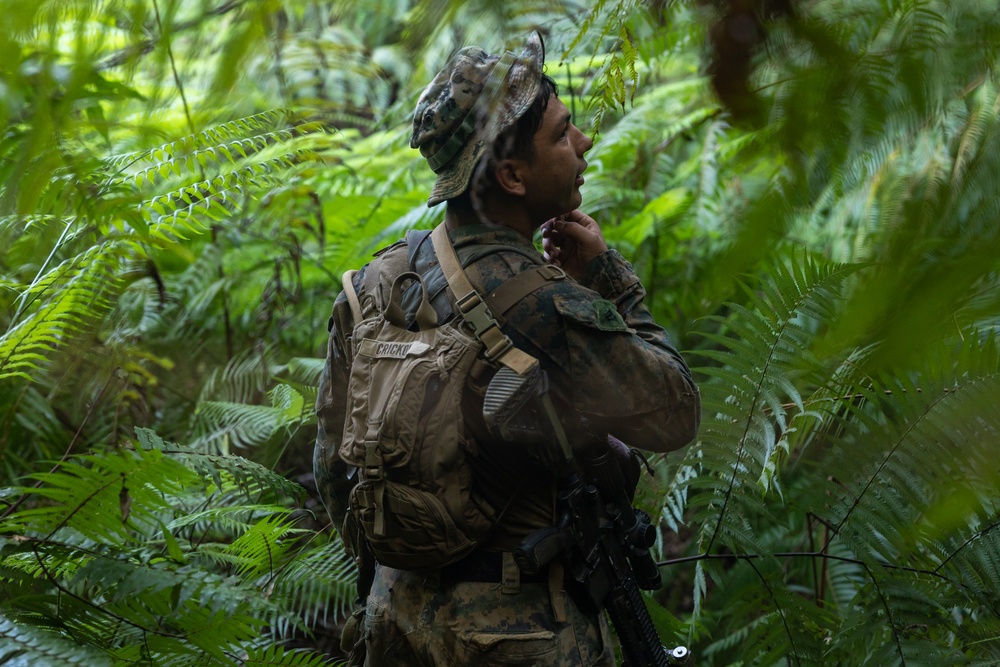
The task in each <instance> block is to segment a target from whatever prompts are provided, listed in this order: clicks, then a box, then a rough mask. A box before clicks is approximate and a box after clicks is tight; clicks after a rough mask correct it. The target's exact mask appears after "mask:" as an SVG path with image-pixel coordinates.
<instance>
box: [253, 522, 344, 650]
mask: <svg viewBox="0 0 1000 667" xmlns="http://www.w3.org/2000/svg"><path fill="white" fill-rule="evenodd" d="M356 580H357V566H356V565H355V563H354V560H353V559H352V558H351V557H350V556H349V555H348V554H347V552H346V551H345V550H344V545H343V543H342V542H341V540H340V537H339V536H334V537H333V538H332V539H330V540H329V541H327V542H326V543H325V544H320V545H318V546H314V547H313V546H311V547H309V548H306V549H301V550H300V551H299V552H298V553H296V554H295V555H294V557H293V558H292V559H291V560H290V561H289V562H288V563H286V564H285V565H283V566H282V568H281V570H280V571H279V572H278V574H277V576H276V577H275V579H274V582H273V590H274V597H275V599H276V600H277V601H278V604H279V605H281V607H282V610H283V613H281V614H277V615H275V617H274V618H272V619H270V622H271V623H272V625H274V627H275V628H276V629H277V631H278V634H279V635H281V634H284V633H287V632H288V631H289V630H290V619H296V618H301V619H303V620H304V621H305V623H306V624H307V625H309V626H312V625H314V624H315V623H317V622H318V621H319V620H320V619H322V620H324V621H326V620H327V619H328V617H329V616H331V615H332V616H333V617H334V618H337V617H343V616H344V615H346V614H348V613H349V612H350V611H351V609H352V606H353V605H354V604H355V601H356V599H357V585H356Z"/></svg>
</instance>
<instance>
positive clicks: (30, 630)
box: [0, 614, 112, 667]
mask: <svg viewBox="0 0 1000 667" xmlns="http://www.w3.org/2000/svg"><path fill="white" fill-rule="evenodd" d="M0 663H2V664H3V665H6V666H7V667H38V666H39V665H45V667H87V666H92V667H100V666H102V665H109V666H110V665H111V664H112V663H111V660H110V659H109V658H108V656H106V655H104V654H102V653H101V652H100V651H98V650H96V649H94V648H91V647H89V646H81V645H80V644H78V643H77V642H75V641H73V640H71V639H69V638H67V637H66V636H64V635H62V634H60V633H58V632H53V631H52V630H48V629H43V628H36V627H31V626H30V625H27V624H25V625H22V624H17V623H14V622H12V621H11V620H10V619H8V618H4V616H3V615H2V614H0Z"/></svg>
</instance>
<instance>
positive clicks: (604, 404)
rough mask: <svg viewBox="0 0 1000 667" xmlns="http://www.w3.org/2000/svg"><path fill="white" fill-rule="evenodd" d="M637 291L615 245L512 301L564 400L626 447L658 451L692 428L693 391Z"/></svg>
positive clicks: (688, 436)
mask: <svg viewBox="0 0 1000 667" xmlns="http://www.w3.org/2000/svg"><path fill="white" fill-rule="evenodd" d="M644 297H645V290H644V288H643V286H642V284H641V282H640V281H639V277H638V276H637V275H636V274H635V271H634V270H633V269H632V266H631V265H630V264H629V263H628V262H627V261H625V259H624V258H623V257H622V256H621V255H620V254H619V253H618V252H617V251H615V250H609V251H607V252H605V253H602V254H601V255H599V256H598V257H596V258H594V259H593V260H591V262H590V264H588V266H587V269H586V271H585V272H584V275H583V276H582V277H581V280H580V282H576V281H572V280H565V281H562V282H561V283H557V284H554V285H552V286H551V287H550V288H549V289H543V290H539V292H537V293H536V295H533V298H532V297H529V299H525V301H526V302H529V303H526V304H524V305H523V306H522V305H520V304H519V306H518V309H519V311H520V312H519V313H515V315H516V316H518V317H517V319H519V320H520V322H519V324H518V326H517V328H518V330H519V333H521V334H523V335H524V336H525V338H527V341H526V342H528V343H529V344H530V345H531V348H533V349H534V351H535V353H536V354H538V355H539V356H540V358H543V360H544V364H545V366H546V367H547V370H549V375H550V379H551V380H552V384H553V385H554V388H555V389H556V390H557V394H558V395H559V396H560V397H561V399H562V401H561V402H563V403H564V404H568V406H571V409H572V410H573V411H574V412H575V413H577V414H578V415H579V416H580V417H583V418H585V419H586V421H587V423H588V424H589V426H587V428H588V429H589V430H591V431H592V432H607V433H609V434H611V435H613V436H615V437H617V438H619V439H621V440H623V441H624V442H626V443H628V444H629V445H631V446H634V447H640V448H642V449H646V450H649V451H654V452H666V451H671V450H674V449H677V448H679V447H682V446H684V445H686V444H688V443H689V442H691V441H692V440H693V439H694V438H695V436H696V434H697V431H698V425H699V421H700V415H701V401H700V397H699V393H698V388H697V387H696V386H695V384H694V381H693V380H692V378H691V372H690V370H689V369H688V367H687V365H686V364H685V363H684V360H683V359H682V358H681V355H680V354H679V353H678V352H677V350H676V349H675V348H674V346H673V344H672V343H671V341H670V337H669V335H668V334H667V332H666V331H665V330H664V329H663V327H661V326H659V325H658V324H657V323H656V321H655V320H654V319H653V317H652V316H651V315H650V313H649V310H648V309H647V308H646V306H645V305H644V304H643V299H644Z"/></svg>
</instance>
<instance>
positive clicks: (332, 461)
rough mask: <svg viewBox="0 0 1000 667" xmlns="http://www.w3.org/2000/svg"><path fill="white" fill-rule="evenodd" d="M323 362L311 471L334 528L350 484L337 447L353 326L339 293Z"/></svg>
mask: <svg viewBox="0 0 1000 667" xmlns="http://www.w3.org/2000/svg"><path fill="white" fill-rule="evenodd" d="M331 325H332V326H331V329H330V337H329V340H328V342H327V353H326V363H325V364H324V366H323V373H322V375H321V376H320V382H319V394H318V396H317V398H316V417H317V422H318V426H317V433H316V447H315V449H314V450H313V471H314V473H315V476H316V488H317V490H318V491H319V497H320V500H322V501H323V505H324V506H325V507H326V511H327V513H328V514H329V515H330V519H331V520H332V521H333V525H334V527H335V528H336V529H337V530H340V529H341V526H343V525H344V516H345V514H346V512H347V495H348V493H349V492H350V490H351V487H352V486H353V483H352V482H350V480H348V478H347V472H348V471H347V465H346V464H345V463H344V462H343V461H342V460H341V459H340V456H339V455H338V449H339V448H340V443H341V440H342V439H343V431H344V415H345V412H346V410H347V381H348V373H349V368H350V364H349V361H348V354H347V352H346V350H348V349H349V348H348V346H349V344H350V343H349V341H348V339H347V336H346V334H345V332H350V331H351V330H352V329H353V324H352V318H351V312H350V306H349V305H348V304H347V299H346V297H345V296H344V295H343V294H341V295H340V296H339V297H338V298H337V301H336V303H335V304H334V307H333V317H332V318H331Z"/></svg>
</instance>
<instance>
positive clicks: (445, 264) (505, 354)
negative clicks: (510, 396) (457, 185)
mask: <svg viewBox="0 0 1000 667" xmlns="http://www.w3.org/2000/svg"><path fill="white" fill-rule="evenodd" d="M431 242H432V243H433V244H434V253H435V254H436V255H437V258H438V262H440V264H441V270H442V271H443V272H444V276H445V279H447V281H448V286H449V287H450V288H451V292H452V294H453V295H454V296H455V304H456V305H457V306H458V309H459V311H460V312H461V313H462V317H463V318H464V319H465V321H466V322H468V323H469V324H470V325H472V329H473V331H474V332H475V335H476V338H478V339H479V340H481V341H482V343H483V345H484V346H486V357H487V358H488V359H496V360H497V361H499V362H500V363H502V364H503V365H504V366H507V367H509V368H510V369H512V370H514V371H515V372H517V374H518V375H525V374H526V373H528V372H529V371H531V370H532V369H534V368H535V367H536V366H537V365H538V360H537V359H535V358H534V357H532V356H531V355H529V354H528V353H526V352H524V351H523V350H519V349H518V348H516V347H514V343H513V342H512V341H511V340H510V338H509V337H508V336H507V335H506V334H504V333H503V331H502V330H501V329H500V325H499V323H497V321H496V319H495V318H494V316H493V313H492V311H491V310H490V307H489V306H488V305H487V303H486V301H485V300H484V299H483V297H482V296H480V294H479V292H477V291H476V289H475V288H474V287H473V286H472V283H471V282H470V281H469V277H468V276H467V275H466V273H465V270H464V269H463V268H462V264H461V263H460V262H459V260H458V255H457V254H456V253H455V247H454V246H453V245H452V243H451V239H450V238H449V237H448V229H447V228H446V227H445V224H444V223H443V222H442V223H441V224H439V225H438V226H437V227H435V228H434V231H433V232H431ZM518 300H520V299H518Z"/></svg>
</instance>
